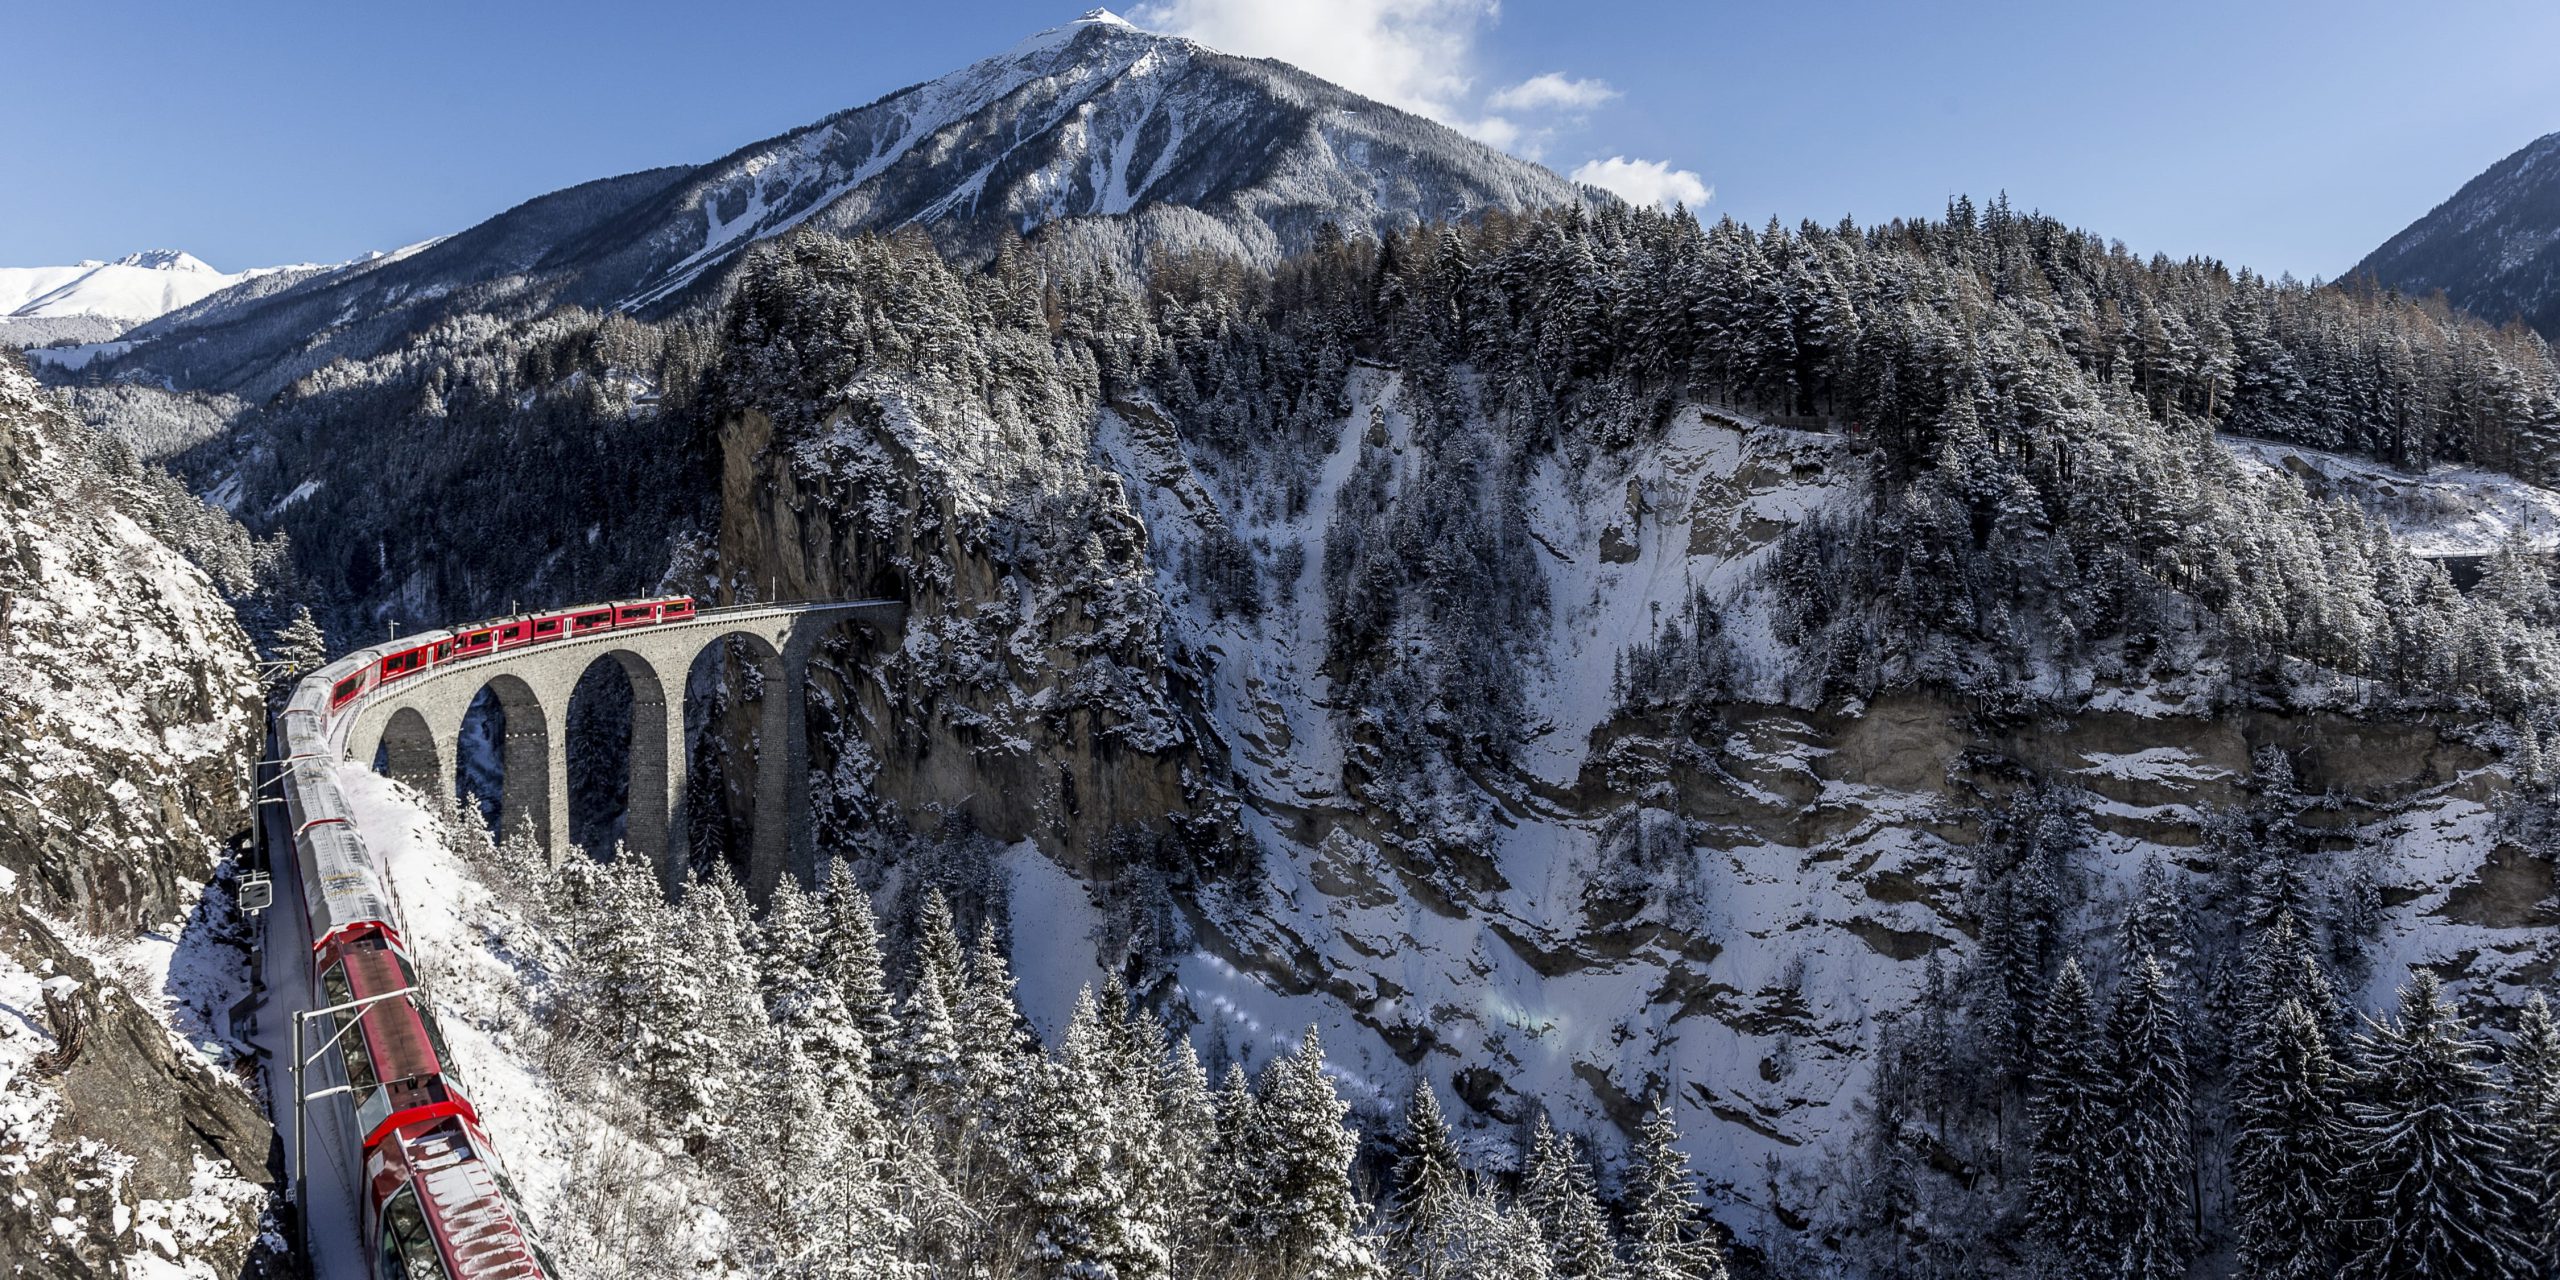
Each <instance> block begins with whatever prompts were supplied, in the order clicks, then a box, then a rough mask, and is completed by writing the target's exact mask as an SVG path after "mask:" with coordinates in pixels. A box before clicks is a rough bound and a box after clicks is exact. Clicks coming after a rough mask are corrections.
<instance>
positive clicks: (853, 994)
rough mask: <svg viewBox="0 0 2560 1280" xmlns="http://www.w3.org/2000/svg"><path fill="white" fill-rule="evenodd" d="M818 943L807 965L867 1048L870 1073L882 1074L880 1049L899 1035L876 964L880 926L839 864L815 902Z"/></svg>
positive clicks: (886, 987) (884, 981)
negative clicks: (822, 983) (880, 1072)
mask: <svg viewBox="0 0 2560 1280" xmlns="http://www.w3.org/2000/svg"><path fill="white" fill-rule="evenodd" d="M817 916H818V922H817V925H816V933H817V942H816V949H815V951H814V953H813V954H814V955H815V956H816V957H817V960H816V963H815V964H814V965H813V966H812V967H813V968H814V969H815V971H816V973H817V975H818V977H820V978H821V979H823V980H824V983H825V985H826V987H827V989H828V990H829V991H831V992H832V993H833V994H834V997H835V999H836V1001H837V1002H838V1003H839V1004H841V1005H842V1006H843V1009H844V1017H845V1019H846V1020H847V1021H848V1022H849V1023H850V1024H851V1025H852V1026H853V1028H854V1030H855V1031H856V1032H858V1033H859V1034H860V1037H861V1040H862V1042H863V1043H864V1044H866V1045H868V1046H870V1047H871V1050H872V1061H873V1069H874V1070H877V1071H883V1072H885V1071H886V1070H887V1069H888V1066H889V1064H888V1062H887V1061H886V1059H885V1056H884V1055H883V1054H882V1053H881V1050H882V1049H883V1048H884V1047H885V1046H887V1045H889V1044H890V1043H891V1042H892V1041H893V1040H894V1039H895V1038H896V1037H897V1033H898V1019H897V1012H896V1005H895V1004H894V1003H892V1002H891V1000H890V998H889V982H888V978H887V976H886V971H885V968H884V966H883V965H882V963H881V960H880V931H879V923H878V921H876V920H874V919H873V918H872V915H871V898H870V895H868V894H865V893H864V892H863V891H862V886H861V885H860V884H859V883H857V882H856V881H855V880H854V878H853V874H852V873H851V872H850V871H848V870H847V869H846V868H845V866H844V864H842V863H837V864H834V866H833V867H832V869H831V870H830V871H829V873H828V876H827V880H826V885H825V888H824V889H823V890H822V891H821V892H820V894H819V896H818V900H817Z"/></svg>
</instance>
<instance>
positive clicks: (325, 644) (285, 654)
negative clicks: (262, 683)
mask: <svg viewBox="0 0 2560 1280" xmlns="http://www.w3.org/2000/svg"><path fill="white" fill-rule="evenodd" d="M267 656H268V657H270V658H273V659H275V661H276V662H277V663H278V664H280V665H281V666H282V667H283V669H284V670H283V674H282V676H281V679H282V680H283V681H285V682H290V681H293V680H295V679H298V678H300V677H301V676H302V675H303V674H304V673H305V672H310V671H316V670H319V668H320V664H322V663H324V662H327V661H328V660H329V641H328V638H327V637H326V636H323V635H321V634H320V624H319V623H316V622H313V621H312V620H311V610H310V608H309V607H308V606H305V605H295V606H294V607H293V620H292V621H290V622H287V623H285V624H284V625H283V626H281V627H278V628H277V629H276V633H275V637H274V638H273V639H272V640H270V641H269V642H268V644H267Z"/></svg>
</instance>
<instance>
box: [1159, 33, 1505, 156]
mask: <svg viewBox="0 0 2560 1280" xmlns="http://www.w3.org/2000/svg"><path fill="white" fill-rule="evenodd" d="M1495 9H1496V0H1283V2H1277V3H1275V2H1274V0H1160V2H1159V3H1155V4H1150V5H1147V6H1146V7H1144V8H1141V9H1139V10H1137V11H1136V12H1135V13H1134V14H1132V15H1131V16H1132V17H1133V18H1134V19H1135V20H1136V21H1137V22H1138V24H1139V25H1140V26H1144V27H1150V28H1153V29H1155V30H1158V31H1167V32H1171V33H1173V34H1175V35H1181V36H1188V37H1190V38H1192V39H1194V40H1197V41H1199V42H1200V43H1202V44H1205V45H1208V46H1210V47H1212V48H1216V49H1222V50H1225V51H1226V52H1228V53H1235V54H1243V55H1245V56H1247V57H1255V58H1278V59H1279V60H1281V61H1282V62H1286V63H1289V64H1291V65H1292V66H1296V67H1301V68H1304V69H1306V70H1308V71H1312V72H1314V73H1315V74H1317V75H1319V76H1322V77H1324V78H1325V79H1327V80H1331V81H1333V82H1334V83H1335V84H1338V85H1341V86H1342V87H1343V88H1345V89H1349V90H1351V91H1352V92H1354V93H1358V94H1362V95H1365V96H1367V97H1371V98H1376V99H1377V100H1378V101H1380V102H1384V103H1386V104H1387V105H1389V106H1394V107H1402V108H1404V109H1405V110H1407V111H1411V112H1413V113H1415V114H1417V115H1425V116H1430V117H1431V118H1433V119H1435V120H1439V121H1442V122H1444V123H1447V124H1452V125H1456V126H1458V127H1460V128H1468V127H1469V126H1470V125H1472V124H1474V123H1476V122H1474V121H1472V120H1470V119H1469V114H1470V113H1469V112H1468V110H1467V100H1468V93H1469V89H1470V87H1471V85H1472V81H1471V80H1470V79H1469V78H1468V76H1467V74H1466V71H1465V68H1466V66H1467V65H1468V63H1469V61H1470V59H1471V56H1472V54H1473V52H1474V49H1475V42H1476V35H1477V32H1478V31H1479V30H1480V29H1481V28H1482V26H1483V24H1484V23H1485V22H1486V21H1488V20H1490V19H1491V18H1492V17H1493V16H1494V13H1495ZM1489 123H1493V124H1495V125H1496V126H1497V128H1496V132H1501V131H1502V130H1503V129H1507V128H1509V125H1508V122H1504V121H1492V122H1489ZM1470 131H1472V130H1470ZM1478 136H1480V137H1481V136H1483V135H1481V134H1479V135H1478ZM1511 136H1513V137H1516V136H1517V133H1516V130H1514V131H1513V132H1512V134H1511ZM1486 140H1487V141H1491V139H1490V138H1488V139H1486ZM1496 145H1499V144H1496Z"/></svg>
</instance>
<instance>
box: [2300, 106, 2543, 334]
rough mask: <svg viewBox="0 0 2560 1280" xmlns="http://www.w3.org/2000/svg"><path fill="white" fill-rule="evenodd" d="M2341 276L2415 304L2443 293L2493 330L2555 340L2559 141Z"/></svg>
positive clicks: (2488, 178) (2456, 197)
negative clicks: (2510, 327)
mask: <svg viewBox="0 0 2560 1280" xmlns="http://www.w3.org/2000/svg"><path fill="white" fill-rule="evenodd" d="M2348 275H2349V277H2350V278H2353V277H2357V276H2370V277H2371V278H2373V279H2374V280H2376V281H2378V282H2380V283H2382V284H2384V285H2388V286H2390V287H2392V288H2395V289H2398V290H2400V291H2401V292H2403V293H2407V294H2412V295H2418V296H2424V295H2426V294H2429V293H2433V292H2435V291H2436V290H2438V289H2442V290H2444V292H2445V296H2446V297H2448V298H2450V299H2451V300H2452V302H2453V304H2454V305H2455V306H2457V307H2461V308H2463V309H2464V310H2467V311H2469V312H2471V313H2472V314H2474V315H2476V316H2479V317H2480V318H2481V319H2483V320H2487V321H2489V322H2490V323H2492V324H2502V323H2504V322H2506V321H2508V320H2510V319H2517V318H2521V319H2522V320H2523V321H2524V322H2525V323H2526V324H2529V325H2532V326H2533V327H2534V328H2536V329H2539V330H2541V331H2542V333H2543V335H2544V336H2545V337H2548V338H2553V339H2555V340H2560V133H2549V134H2545V135H2543V136H2542V137H2540V138H2537V139H2535V140H2534V141H2533V142H2531V143H2529V144H2527V145H2526V146H2525V147H2524V148H2523V149H2522V150H2519V151H2517V152H2516V153H2515V154H2514V155H2511V156H2508V157H2507V158H2506V159H2504V160H2501V161H2499V162H2497V163H2496V164H2493V165H2491V166H2489V168H2488V169H2487V170H2486V171H2484V172H2483V173H2481V175H2480V176H2479V177H2476V178H2473V179H2472V180H2471V181H2469V182H2466V183H2464V184H2463V185H2462V189H2461V190H2460V191H2457V192H2455V193H2454V194H2453V198H2452V199H2450V200H2447V201H2445V202H2444V203H2443V204H2440V205H2437V206H2436V207H2435V208H2434V209H2432V210H2430V211H2429V212H2428V213H2427V216H2425V217H2423V218H2420V219H2418V220H2417V221H2416V222H2413V223H2410V224H2409V226H2408V228H2407V229H2406V230H2404V231H2402V232H2401V233H2400V234H2398V235H2396V236H2393V237H2391V239H2389V240H2387V241H2385V242H2383V245H2382V247H2381V248H2379V249H2376V250H2374V251H2373V252H2372V253H2370V254H2368V255H2366V257H2365V259H2364V261H2362V262H2359V263H2357V264H2356V265H2355V267H2354V269H2353V270H2351V271H2350V272H2348Z"/></svg>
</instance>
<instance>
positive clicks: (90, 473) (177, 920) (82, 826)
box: [0, 364, 272, 1276]
mask: <svg viewBox="0 0 2560 1280" xmlns="http://www.w3.org/2000/svg"><path fill="white" fill-rule="evenodd" d="M137 474H138V473H137V472H136V471H135V470H134V467H133V463H132V461H131V455H130V454H129V453H127V452H125V451H124V450H122V449H121V448H119V447H116V446H114V445H112V444H109V443H105V442H103V438H101V437H96V436H93V435H91V434H89V433H88V432H87V431H86V429H85V428H81V427H79V426H77V425H75V424H73V423H72V422H70V421H69V420H68V419H67V418H66V417H65V416H64V415H63V414H62V413H61V412H60V411H59V410H58V408H57V407H56V406H55V405H53V404H52V403H51V402H50V401H49V400H47V399H45V398H44V397H43V396H42V394H41V393H39V392H38V391H37V390H36V389H35V387H34V385H33V384H32V383H31V382H30V381H29V380H28V379H27V378H26V377H25V375H24V373H23V372H22V371H20V370H18V369H16V368H15V367H13V366H9V365H5V364H0V618H5V623H4V624H0V1098H5V1099H6V1101H5V1103H0V1257H6V1258H8V1259H10V1260H11V1261H12V1262H14V1263H16V1264H17V1265H18V1267H19V1270H18V1271H16V1272H15V1273H14V1274H20V1275H32V1276H92V1275H95V1276H121V1275H125V1274H128V1273H129V1270H128V1269H129V1267H133V1266H141V1265H145V1263H144V1260H147V1259H156V1260H157V1261H158V1263H159V1264H161V1265H163V1266H166V1267H179V1266H191V1267H198V1268H211V1270H210V1271H202V1270H198V1271H189V1272H188V1274H221V1275H225V1276H229V1275H238V1274H256V1272H254V1271H249V1270H245V1268H247V1267H248V1266H249V1265H250V1260H251V1258H252V1255H253V1254H259V1253H261V1246H260V1236H261V1226H260V1224H261V1219H262V1216H263V1214H264V1211H265V1209H266V1205H267V1200H268V1187H267V1183H268V1174H267V1172H266V1168H267V1156H268V1150H269V1146H270V1140H271V1137H272V1130H271V1129H270V1127H269V1126H268V1124H267V1123H266V1120H265V1117H264V1115H263V1114H262V1112H261V1110H260V1108H259V1105H258V1102H257V1099H256V1098H255V1097H254V1095H253V1094H252V1092H251V1090H250V1088H249V1086H247V1085H245V1084H244V1083H243V1079H242V1077H241V1076H240V1075H235V1074H234V1070H235V1069H238V1068H239V1067H240V1059H239V1056H238V1055H239V1053H240V1052H241V1051H240V1050H239V1049H238V1048H237V1047H236V1046H234V1045H232V1044H231V1043H230V1041H229V1039H228V1037H227V1035H226V1034H225V1031H224V1026H225V1018H224V1015H225V1014H227V1012H228V1008H227V1006H228V1003H229V998H230V997H232V996H236V995H237V994H239V992H240V990H241V989H244V988H245V985H246V981H247V970H248V966H247V954H248V948H247V944H246V940H245V932H244V931H243V930H242V929H241V928H240V926H239V923H238V919H237V915H236V913H234V912H233V911H232V910H231V909H230V901H231V897H230V894H229V892H228V890H226V889H222V888H218V887H217V888H212V889H208V887H207V886H208V882H212V881H216V880H217V878H218V871H219V868H218V866H217V859H218V857H219V855H220V854H221V852H222V849H223V845H224V842H225V841H226V839H228V838H230V837H231V836H232V835H233V834H234V833H238V832H244V831H246V830H247V829H248V827H249V824H250V796H249V794H248V790H247V786H246V780H247V777H248V765H249V762H250V761H252V760H254V759H255V756H254V755H253V754H252V752H254V751H255V750H256V746H257V741H258V726H259V723H260V716H259V704H258V698H257V684H256V681H255V679H254V676H253V672H252V667H251V662H252V658H251V655H250V653H249V648H248V643H247V640H246V638H245V637H244V636H243V635H242V634H241V632H240V629H239V627H238V624H237V623H236V622H235V621H234V620H233V618H232V615H231V611H230V609H229V607H228V606H226V605H225V604H224V603H223V602H222V600H221V598H220V597H219V596H217V595H216V594H215V593H214V591H213V589H212V588H211V586H210V585H209V584H208V583H207V582H206V580H205V577H204V575H203V574H201V573H199V572H198V571H196V570H195V569H194V568H193V567H191V566H189V565H188V564H187V562H186V561H185V560H184V559H183V558H181V557H180V556H179V555H178V554H177V553H176V552H175V551H173V550H171V549H170V548H169V547H168V546H166V545H163V544H162V543H161V542H159V541H158V540H157V539H155V538H154V537H152V536H151V535H150V533H149V532H147V530H146V523H147V521H148V513H147V512H146V511H144V510H143V509H142V506H141V504H142V503H143V502H144V501H145V499H144V498H142V497H141V496H140V495H139V487H138V486H137V485H136V483H135V481H136V477H137Z"/></svg>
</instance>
